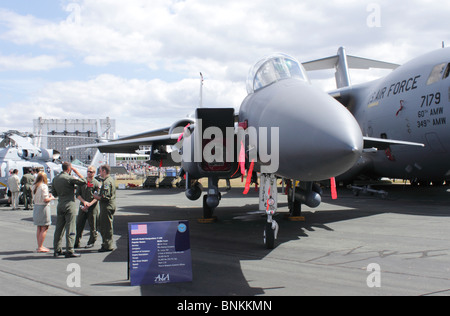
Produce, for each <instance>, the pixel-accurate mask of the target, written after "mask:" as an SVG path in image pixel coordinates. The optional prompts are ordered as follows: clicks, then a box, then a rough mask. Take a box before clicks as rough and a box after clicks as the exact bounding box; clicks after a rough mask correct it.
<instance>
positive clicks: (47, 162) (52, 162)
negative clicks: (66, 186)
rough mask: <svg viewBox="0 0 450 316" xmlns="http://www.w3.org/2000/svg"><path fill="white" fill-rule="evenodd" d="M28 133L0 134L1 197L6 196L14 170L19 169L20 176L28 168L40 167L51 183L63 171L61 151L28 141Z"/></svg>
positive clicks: (9, 132)
mask: <svg viewBox="0 0 450 316" xmlns="http://www.w3.org/2000/svg"><path fill="white" fill-rule="evenodd" d="M28 137H30V135H29V134H27V133H20V132H18V131H8V132H5V133H3V134H2V135H0V139H2V140H1V142H0V199H5V198H6V192H7V182H8V178H9V177H10V175H11V172H12V170H14V169H17V170H19V178H21V177H22V176H23V174H24V171H25V170H28V169H39V171H43V172H45V173H46V174H47V178H48V181H49V183H50V182H51V181H52V180H53V179H54V177H55V176H57V175H58V174H59V173H60V172H61V171H62V168H61V162H60V161H59V158H60V153H59V152H58V151H57V150H54V149H47V148H39V147H36V146H34V145H33V144H31V143H30V142H29V141H28Z"/></svg>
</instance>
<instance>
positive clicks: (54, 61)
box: [0, 55, 72, 71]
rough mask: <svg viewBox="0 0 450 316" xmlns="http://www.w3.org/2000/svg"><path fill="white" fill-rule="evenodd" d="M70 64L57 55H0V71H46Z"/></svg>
mask: <svg viewBox="0 0 450 316" xmlns="http://www.w3.org/2000/svg"><path fill="white" fill-rule="evenodd" d="M71 65H72V63H71V62H69V61H63V60H61V58H59V57H57V56H56V57H55V56H49V55H42V56H37V57H30V56H23V55H22V56H2V55H0V71H46V70H51V69H55V68H66V67H70V66H71Z"/></svg>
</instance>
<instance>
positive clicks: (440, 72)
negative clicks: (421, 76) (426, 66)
mask: <svg viewBox="0 0 450 316" xmlns="http://www.w3.org/2000/svg"><path fill="white" fill-rule="evenodd" d="M448 67H449V64H447V63H442V64H439V65H436V66H434V68H433V70H432V71H431V74H430V76H429V77H428V81H427V85H428V86H429V85H430V84H433V83H435V82H438V81H440V80H442V79H445V78H447V77H448Z"/></svg>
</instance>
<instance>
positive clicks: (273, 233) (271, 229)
mask: <svg viewBox="0 0 450 316" xmlns="http://www.w3.org/2000/svg"><path fill="white" fill-rule="evenodd" d="M277 232H278V224H277V222H275V221H273V222H272V223H266V228H265V229H264V245H265V246H266V248H267V249H274V248H275V239H276V238H277Z"/></svg>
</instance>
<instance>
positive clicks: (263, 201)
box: [259, 174, 279, 249]
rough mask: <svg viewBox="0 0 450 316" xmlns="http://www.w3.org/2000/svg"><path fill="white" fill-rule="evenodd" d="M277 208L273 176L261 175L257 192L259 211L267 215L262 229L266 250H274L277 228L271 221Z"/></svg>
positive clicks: (276, 193) (276, 191)
mask: <svg viewBox="0 0 450 316" xmlns="http://www.w3.org/2000/svg"><path fill="white" fill-rule="evenodd" d="M277 207H278V189H277V179H276V177H275V175H268V174H261V188H260V190H259V209H260V210H261V211H263V210H264V211H265V212H266V214H267V223H266V226H265V229H264V245H265V246H266V248H267V249H273V248H275V240H276V239H277V236H278V230H279V226H278V223H277V222H276V221H275V220H274V219H273V216H274V214H275V212H276V211H277Z"/></svg>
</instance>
